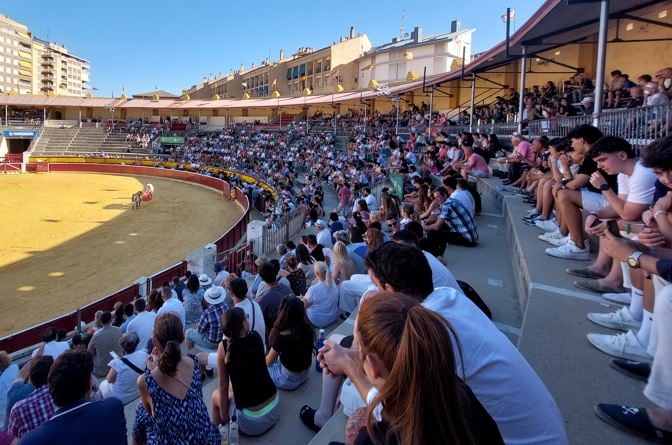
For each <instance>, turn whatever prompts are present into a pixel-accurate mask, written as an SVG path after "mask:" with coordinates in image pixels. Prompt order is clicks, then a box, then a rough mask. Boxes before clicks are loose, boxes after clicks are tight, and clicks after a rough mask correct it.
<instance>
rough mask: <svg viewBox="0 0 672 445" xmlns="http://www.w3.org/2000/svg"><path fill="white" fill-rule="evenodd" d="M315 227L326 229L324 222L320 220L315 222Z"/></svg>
mask: <svg viewBox="0 0 672 445" xmlns="http://www.w3.org/2000/svg"><path fill="white" fill-rule="evenodd" d="M315 225H316V226H322V227H326V225H325V224H324V220H322V219H318V220H317V221H315Z"/></svg>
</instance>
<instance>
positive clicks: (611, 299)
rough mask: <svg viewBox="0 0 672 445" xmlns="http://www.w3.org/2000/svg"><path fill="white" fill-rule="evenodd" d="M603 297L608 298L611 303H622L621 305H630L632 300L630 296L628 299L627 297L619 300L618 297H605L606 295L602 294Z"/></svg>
mask: <svg viewBox="0 0 672 445" xmlns="http://www.w3.org/2000/svg"><path fill="white" fill-rule="evenodd" d="M602 298H604V299H605V300H607V301H608V302H609V303H614V304H620V305H621V306H628V305H629V304H630V300H631V299H630V298H628V299H627V300H626V299H623V300H618V299H616V298H608V297H605V296H604V295H602Z"/></svg>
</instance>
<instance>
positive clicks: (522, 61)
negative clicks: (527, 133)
mask: <svg viewBox="0 0 672 445" xmlns="http://www.w3.org/2000/svg"><path fill="white" fill-rule="evenodd" d="M526 71H527V48H526V47H524V46H523V57H522V58H521V59H520V91H519V92H518V93H519V96H520V100H519V101H518V133H522V132H523V109H524V108H525V75H526Z"/></svg>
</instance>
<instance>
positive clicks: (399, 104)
mask: <svg viewBox="0 0 672 445" xmlns="http://www.w3.org/2000/svg"><path fill="white" fill-rule="evenodd" d="M400 106H401V98H400V97H399V98H397V125H396V127H395V129H394V134H396V135H397V136H399V108H400Z"/></svg>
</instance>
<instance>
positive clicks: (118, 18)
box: [0, 0, 543, 96]
mask: <svg viewBox="0 0 672 445" xmlns="http://www.w3.org/2000/svg"><path fill="white" fill-rule="evenodd" d="M542 3H543V1H542V0H472V1H454V0H453V1H444V2H424V1H423V2H420V1H417V0H415V1H410V0H388V1H386V2H382V4H381V3H378V2H355V1H351V0H345V1H341V2H319V3H318V2H315V3H314V4H307V5H301V4H297V3H291V2H289V3H288V2H280V1H273V2H270V1H266V0H261V1H260V0H257V1H255V2H252V1H242V2H241V1H234V2H228V1H221V2H201V3H198V2H189V1H187V2H185V1H181V2H178V1H173V0H163V1H142V0H136V1H128V0H115V1H112V2H94V3H93V4H92V3H91V2H90V1H87V2H85V1H81V0H70V1H63V0H41V1H40V0H0V14H4V15H6V16H9V17H10V18H12V19H14V20H16V21H18V22H20V23H23V24H24V25H26V26H28V28H29V30H30V31H31V32H32V33H33V34H35V35H37V36H38V37H40V38H43V39H47V38H48V39H49V40H51V41H55V42H57V43H59V44H62V45H65V46H66V47H67V48H68V49H70V50H71V51H72V52H73V53H75V54H77V55H78V56H80V57H83V58H85V59H88V60H89V61H90V62H91V85H92V86H93V87H96V88H97V89H98V90H97V91H95V92H94V93H95V95H98V96H109V95H110V94H112V92H113V91H114V93H115V95H117V96H118V95H119V94H120V91H121V89H122V86H123V87H125V90H126V93H127V94H129V93H130V94H133V93H139V92H144V91H149V90H152V89H153V88H154V87H155V86H158V87H159V88H160V89H164V90H167V91H170V92H172V93H175V94H179V93H180V92H181V90H182V89H183V88H185V87H189V86H191V85H193V84H195V83H198V82H199V81H201V80H202V78H203V76H207V75H208V74H210V73H212V74H213V75H217V74H218V73H220V72H222V73H227V72H228V71H229V70H230V69H238V68H239V66H240V64H241V63H244V64H245V66H246V67H250V66H251V64H252V63H255V64H257V65H258V64H259V63H260V62H261V61H262V60H263V59H265V58H266V57H269V56H270V58H271V60H272V61H274V60H277V59H278V55H279V52H280V49H283V50H284V51H285V54H291V53H293V52H295V51H296V50H297V49H298V48H299V47H313V48H316V49H317V48H322V47H324V46H327V45H329V44H331V43H332V42H334V41H338V38H339V36H341V35H347V33H348V30H349V28H350V26H354V27H355V32H356V33H366V34H367V35H368V36H369V39H370V40H371V42H372V44H373V45H374V46H375V45H380V44H383V43H386V42H389V41H391V39H392V38H393V37H397V36H398V35H399V29H400V27H401V25H402V23H403V26H404V28H405V30H406V32H409V33H410V31H412V30H413V27H414V26H420V27H421V28H422V30H423V34H424V35H431V34H438V33H442V32H447V31H449V30H450V21H451V20H455V19H457V20H460V21H461V26H462V28H468V27H473V28H476V30H477V31H476V33H475V34H474V40H473V44H474V50H475V51H483V50H486V49H489V48H490V47H492V46H493V45H494V44H496V43H497V42H499V41H501V40H503V39H504V35H505V25H504V23H502V20H501V18H500V17H501V15H503V14H504V13H505V11H506V8H507V7H513V8H515V10H516V27H518V26H520V25H522V24H523V23H524V22H525V20H527V19H528V18H529V17H530V15H531V14H532V13H533V12H534V11H535V10H536V9H537V8H538V7H539V6H540V5H541V4H542ZM402 17H403V19H402ZM130 94H129V95H130Z"/></svg>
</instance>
